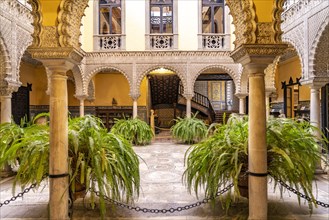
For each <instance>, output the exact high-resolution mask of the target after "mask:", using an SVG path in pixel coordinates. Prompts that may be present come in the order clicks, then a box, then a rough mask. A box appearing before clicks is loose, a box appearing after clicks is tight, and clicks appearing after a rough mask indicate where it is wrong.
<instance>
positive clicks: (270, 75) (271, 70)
mask: <svg viewBox="0 0 329 220" xmlns="http://www.w3.org/2000/svg"><path fill="white" fill-rule="evenodd" d="M279 60H280V56H278V57H276V58H275V59H274V61H273V63H271V64H269V65H268V67H267V68H266V69H265V70H264V73H265V90H266V91H272V92H276V87H275V73H276V69H277V66H278V63H279Z"/></svg>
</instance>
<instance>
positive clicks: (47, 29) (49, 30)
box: [40, 26, 59, 47]
mask: <svg viewBox="0 0 329 220" xmlns="http://www.w3.org/2000/svg"><path fill="white" fill-rule="evenodd" d="M58 37H59V35H58V33H57V28H56V26H44V27H43V31H42V33H41V42H40V46H41V47H59V42H58Z"/></svg>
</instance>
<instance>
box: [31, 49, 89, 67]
mask: <svg viewBox="0 0 329 220" xmlns="http://www.w3.org/2000/svg"><path fill="white" fill-rule="evenodd" d="M28 50H29V53H31V55H32V58H34V59H40V60H42V59H67V60H69V61H70V62H72V63H75V64H79V63H80V62H81V60H82V58H83V57H84V52H83V51H79V50H75V49H73V48H71V47H67V48H63V47H53V48H29V49H28Z"/></svg>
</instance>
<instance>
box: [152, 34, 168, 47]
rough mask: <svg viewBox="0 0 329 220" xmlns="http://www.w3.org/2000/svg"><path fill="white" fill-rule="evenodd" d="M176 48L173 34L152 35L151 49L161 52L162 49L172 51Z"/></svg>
mask: <svg viewBox="0 0 329 220" xmlns="http://www.w3.org/2000/svg"><path fill="white" fill-rule="evenodd" d="M173 46H174V35H173V34H150V48H151V49H156V50H159V49H160V50H161V49H172V48H173Z"/></svg>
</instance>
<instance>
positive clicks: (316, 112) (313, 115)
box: [310, 85, 321, 137]
mask: <svg viewBox="0 0 329 220" xmlns="http://www.w3.org/2000/svg"><path fill="white" fill-rule="evenodd" d="M310 87H311V100H310V122H311V124H312V125H313V126H315V127H317V128H319V129H320V128H321V127H320V103H321V102H320V88H321V87H320V86H316V85H311V86H310ZM316 135H317V136H318V137H320V132H317V134H316Z"/></svg>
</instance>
